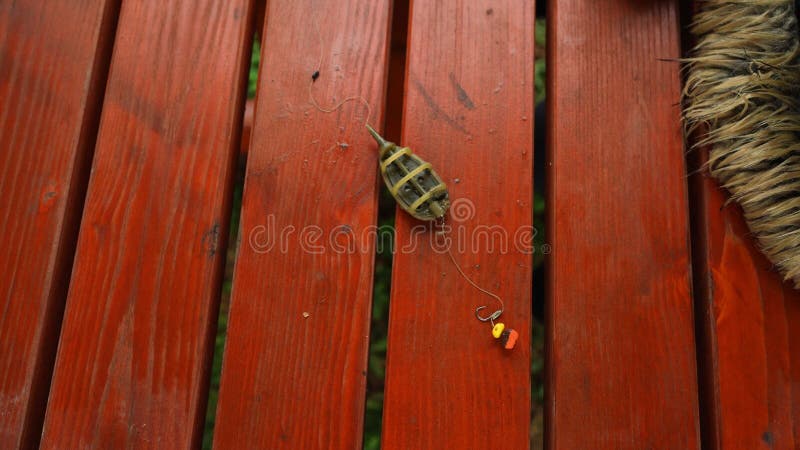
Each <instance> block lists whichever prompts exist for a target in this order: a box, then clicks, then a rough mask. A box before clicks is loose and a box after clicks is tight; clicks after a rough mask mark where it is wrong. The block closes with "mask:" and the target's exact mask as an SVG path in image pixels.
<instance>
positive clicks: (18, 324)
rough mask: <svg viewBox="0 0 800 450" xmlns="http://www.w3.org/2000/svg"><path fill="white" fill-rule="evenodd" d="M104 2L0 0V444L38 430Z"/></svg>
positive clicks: (83, 159) (105, 30)
mask: <svg viewBox="0 0 800 450" xmlns="http://www.w3.org/2000/svg"><path fill="white" fill-rule="evenodd" d="M116 3H117V2H115V1H107V0H87V1H80V2H75V1H50V2H41V1H39V2H36V1H16V2H2V3H0V198H2V202H0V229H1V230H3V232H2V233H0V261H3V270H2V271H0V311H2V313H0V442H2V446H3V447H4V448H19V447H25V448H27V447H35V446H36V443H37V442H38V440H39V435H40V433H41V426H42V419H43V418H44V405H45V401H46V399H47V392H48V388H49V385H50V376H51V374H52V367H53V359H54V358H55V350H56V340H57V339H58V330H59V327H60V325H61V317H62V312H63V308H64V301H65V299H66V296H67V280H68V279H69V273H70V267H71V265H72V256H73V253H74V249H75V240H76V237H77V224H78V222H79V220H80V212H81V207H82V204H83V195H84V192H85V186H86V179H87V176H88V167H89V162H90V161H91V153H92V152H91V150H92V148H93V145H94V139H95V136H96V132H97V123H98V118H99V106H100V103H101V98H102V93H103V88H104V87H105V76H106V73H107V67H108V60H109V56H110V50H111V45H112V43H113V26H114V23H115V21H116V14H117V5H116ZM6 446H7V447H6Z"/></svg>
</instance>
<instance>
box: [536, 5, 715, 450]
mask: <svg viewBox="0 0 800 450" xmlns="http://www.w3.org/2000/svg"><path fill="white" fill-rule="evenodd" d="M677 3H678V2H677V1H673V0H665V1H656V2H634V1H627V0H617V1H610V2H602V3H599V2H593V1H590V0H559V1H556V2H553V3H551V4H550V10H549V11H548V12H549V13H550V16H549V20H548V32H549V37H548V44H549V50H548V53H547V54H548V58H549V61H548V82H549V86H548V91H547V98H548V101H549V104H548V108H549V110H548V117H549V118H550V120H549V122H548V127H549V133H548V138H549V139H550V141H549V146H548V153H549V154H548V165H549V167H548V168H549V192H548V197H549V198H548V208H549V218H548V227H547V232H548V239H549V240H550V241H551V243H552V245H553V253H552V254H551V255H550V260H549V275H548V277H549V287H550V293H549V298H548V308H549V311H548V318H547V337H548V342H547V347H548V348H547V350H548V358H549V361H548V373H547V381H548V382H549V385H548V390H547V393H546V396H547V399H546V404H547V410H548V413H547V414H548V420H546V423H547V426H548V429H547V433H546V434H547V437H546V441H547V445H548V446H549V448H551V449H574V448H619V449H623V448H625V449H641V448H682V449H691V448H698V447H699V444H700V442H699V441H700V432H699V417H698V416H699V414H698V399H697V382H696V379H697V378H696V363H695V353H694V350H695V339H694V330H693V307H692V298H691V279H690V278H691V277H690V249H689V242H688V236H689V223H688V209H687V184H686V170H685V162H684V156H683V146H682V139H681V127H680V110H679V108H678V106H677V105H678V102H679V100H680V78H679V66H678V64H676V63H674V62H666V61H661V59H664V58H678V57H679V56H680V43H679V29H678V13H677Z"/></svg>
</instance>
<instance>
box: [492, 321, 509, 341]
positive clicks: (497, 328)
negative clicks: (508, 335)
mask: <svg viewBox="0 0 800 450" xmlns="http://www.w3.org/2000/svg"><path fill="white" fill-rule="evenodd" d="M505 329H506V326H505V325H503V324H502V323H498V324H496V325H495V326H494V328H492V336H494V338H495V339H499V338H500V335H501V334H503V330H505Z"/></svg>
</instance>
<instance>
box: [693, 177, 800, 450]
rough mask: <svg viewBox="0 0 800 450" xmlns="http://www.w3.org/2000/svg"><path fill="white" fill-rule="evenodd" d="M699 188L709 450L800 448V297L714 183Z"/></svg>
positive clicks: (698, 183)
mask: <svg viewBox="0 0 800 450" xmlns="http://www.w3.org/2000/svg"><path fill="white" fill-rule="evenodd" d="M694 181H695V183H694V187H695V202H694V205H693V206H694V207H695V209H696V219H697V222H698V223H697V224H696V232H695V233H694V238H695V242H696V244H695V245H696V249H695V251H696V254H695V258H696V259H695V270H696V272H697V273H696V278H695V280H696V289H695V292H696V294H697V295H696V299H697V301H698V302H699V304H698V314H699V322H698V323H699V324H700V330H699V334H698V338H700V337H702V342H701V344H702V347H700V348H701V349H702V351H701V352H700V355H701V361H700V364H701V365H700V367H701V370H700V381H701V383H703V384H702V386H703V387H704V389H703V392H704V395H703V400H704V401H705V408H704V411H706V417H704V421H703V425H704V426H703V430H704V438H705V441H704V443H705V444H706V445H705V447H706V448H711V449H730V448H748V449H758V448H763V449H794V448H797V446H798V445H800V442H798V440H800V436H798V435H797V431H798V430H797V429H796V427H797V426H798V423H800V408H798V406H800V292H798V291H796V290H794V289H793V288H792V287H791V286H790V285H789V284H788V283H785V284H784V283H782V282H781V277H780V275H779V274H778V273H777V272H776V271H775V270H773V268H772V266H771V264H770V263H769V262H768V261H767V260H766V258H765V257H764V256H763V255H762V254H761V253H760V252H759V251H758V250H757V247H756V246H755V244H754V242H753V240H752V238H751V236H750V232H749V230H748V229H747V226H746V225H745V223H744V220H743V219H742V212H741V210H740V209H739V208H738V207H737V206H735V205H732V204H731V205H728V206H725V201H726V200H727V195H726V194H725V193H724V192H723V191H722V190H721V189H720V188H718V187H717V185H716V183H715V182H714V181H713V180H712V179H711V178H709V177H707V176H705V175H698V176H695V180H694Z"/></svg>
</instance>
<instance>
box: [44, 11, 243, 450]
mask: <svg viewBox="0 0 800 450" xmlns="http://www.w3.org/2000/svg"><path fill="white" fill-rule="evenodd" d="M251 12H252V11H251V6H250V2H249V1H248V0H234V1H228V2H217V1H211V0H209V1H197V0H192V1H188V0H187V1H173V2H145V1H126V2H124V4H123V6H122V10H121V13H120V19H119V25H118V30H117V38H116V42H115V47H114V54H113V59H112V64H111V71H110V74H109V82H108V87H107V91H106V96H105V101H104V105H103V114H102V119H101V124H100V131H99V135H98V141H97V148H96V152H95V158H94V163H93V166H92V175H91V180H90V183H89V187H88V194H87V199H86V206H85V210H84V215H83V219H82V227H81V232H80V236H79V240H78V247H77V252H76V257H75V265H74V269H73V274H72V281H71V285H70V291H69V297H68V300H67V307H66V312H65V319H64V326H63V329H62V333H61V341H60V346H59V351H58V357H57V361H56V368H55V373H54V379H53V386H52V390H51V393H50V399H49V403H48V409H47V416H46V419H45V429H44V435H43V441H42V447H43V448H52V449H56V448H59V449H60V448H89V447H91V448H128V447H136V448H140V447H158V448H170V449H178V448H188V447H193V446H196V445H198V444H199V442H200V440H199V439H200V437H201V434H202V430H201V426H202V422H203V420H202V419H203V415H204V413H205V402H206V398H207V394H208V392H207V383H208V365H209V364H210V354H211V345H212V343H213V341H212V340H211V337H212V336H211V333H212V332H213V328H214V327H213V324H214V323H215V322H216V310H217V303H218V299H219V289H220V284H221V283H220V281H221V272H222V271H221V268H222V267H221V266H222V263H223V260H224V257H225V251H224V249H225V237H226V236H227V221H228V219H229V205H228V203H229V197H230V195H231V186H230V180H231V172H232V165H233V164H232V162H233V158H234V156H235V154H236V152H237V151H238V144H239V137H240V136H239V135H240V132H241V130H240V127H241V123H242V112H243V110H244V97H245V83H244V81H245V79H244V76H245V74H246V69H247V66H248V64H249V56H250V47H249V45H250V42H251V34H250V33H251V31H252V30H251V19H252V17H251Z"/></svg>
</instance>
